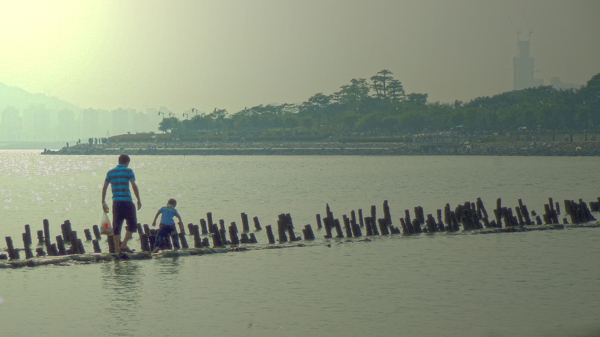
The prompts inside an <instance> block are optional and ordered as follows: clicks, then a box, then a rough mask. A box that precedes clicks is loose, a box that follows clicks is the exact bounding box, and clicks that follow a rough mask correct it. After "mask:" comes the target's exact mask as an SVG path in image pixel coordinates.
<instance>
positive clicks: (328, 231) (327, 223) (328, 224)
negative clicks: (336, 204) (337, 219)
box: [323, 217, 335, 239]
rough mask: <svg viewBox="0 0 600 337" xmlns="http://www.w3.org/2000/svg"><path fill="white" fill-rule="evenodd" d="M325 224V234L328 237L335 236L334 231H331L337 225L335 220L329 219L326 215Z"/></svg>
mask: <svg viewBox="0 0 600 337" xmlns="http://www.w3.org/2000/svg"><path fill="white" fill-rule="evenodd" d="M323 225H324V227H325V235H324V237H325V238H326V239H331V238H333V233H332V232H331V229H332V228H333V227H334V226H335V225H334V224H333V220H332V219H329V218H328V217H325V218H323Z"/></svg>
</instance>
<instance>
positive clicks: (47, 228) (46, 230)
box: [42, 219, 51, 250]
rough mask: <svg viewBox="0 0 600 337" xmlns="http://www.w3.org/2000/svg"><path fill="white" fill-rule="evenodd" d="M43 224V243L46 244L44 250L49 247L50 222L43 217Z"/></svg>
mask: <svg viewBox="0 0 600 337" xmlns="http://www.w3.org/2000/svg"><path fill="white" fill-rule="evenodd" d="M42 223H43V224H44V244H45V245H46V250H49V249H50V244H51V242H50V222H49V221H48V219H44V220H43V221H42Z"/></svg>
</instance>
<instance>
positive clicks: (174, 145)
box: [42, 134, 600, 156]
mask: <svg viewBox="0 0 600 337" xmlns="http://www.w3.org/2000/svg"><path fill="white" fill-rule="evenodd" d="M126 136H127V135H123V136H115V137H112V138H111V139H109V140H108V141H107V142H104V143H102V144H94V143H93V144H76V145H73V146H65V147H63V148H62V149H59V150H49V149H44V151H43V152H42V154H43V155H118V154H121V153H127V154H130V155H202V156H208V155H360V156H367V155H377V156H385V155H391V156H399V155H410V156H412V155H487V156H600V141H599V140H598V139H597V137H596V135H590V134H570V135H556V134H554V135H553V134H544V135H537V136H519V135H516V136H495V137H487V136H485V137H483V136H482V137H479V138H478V137H467V136H463V137H459V136H453V137H444V136H439V135H427V136H425V135H421V136H415V137H412V138H408V139H406V138H404V139H402V141H400V140H399V139H397V138H396V139H393V141H392V139H386V138H381V139H380V141H372V139H370V140H371V141H361V139H360V138H353V139H350V138H348V139H340V138H334V137H330V138H327V139H326V140H321V141H290V140H282V139H280V140H278V141H273V140H272V141H249V140H238V141H208V140H204V141H182V140H177V139H175V140H173V139H171V140H162V139H161V140H160V141H159V140H158V139H157V138H154V140H149V141H140V140H139V137H136V138H137V139H136V140H135V141H129V140H126V139H127V137H126ZM131 136H134V135H131ZM136 136H137V135H136ZM161 136H162V135H161ZM150 137H151V136H149V138H150ZM119 138H121V139H120V140H119ZM123 138H125V139H123ZM161 138H164V137H161Z"/></svg>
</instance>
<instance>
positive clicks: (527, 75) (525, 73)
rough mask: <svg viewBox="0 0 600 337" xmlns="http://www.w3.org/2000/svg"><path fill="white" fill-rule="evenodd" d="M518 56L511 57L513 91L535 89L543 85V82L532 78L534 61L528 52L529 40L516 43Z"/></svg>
mask: <svg viewBox="0 0 600 337" xmlns="http://www.w3.org/2000/svg"><path fill="white" fill-rule="evenodd" d="M518 45H519V55H518V56H515V57H513V90H521V89H525V88H531V87H537V86H540V85H543V84H544V81H543V80H536V79H534V78H533V72H534V70H535V68H534V59H533V57H531V55H530V52H529V50H530V49H529V40H527V41H518Z"/></svg>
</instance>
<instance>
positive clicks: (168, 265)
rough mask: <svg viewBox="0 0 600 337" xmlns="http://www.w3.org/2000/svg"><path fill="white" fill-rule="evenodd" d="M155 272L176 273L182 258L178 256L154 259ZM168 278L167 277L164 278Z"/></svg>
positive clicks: (162, 273)
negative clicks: (155, 264)
mask: <svg viewBox="0 0 600 337" xmlns="http://www.w3.org/2000/svg"><path fill="white" fill-rule="evenodd" d="M156 263H157V266H156V273H157V274H160V275H167V276H168V275H177V274H179V270H180V269H181V265H182V264H183V260H182V259H179V258H178V257H174V258H164V259H157V260H156ZM166 279H168V278H166Z"/></svg>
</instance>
